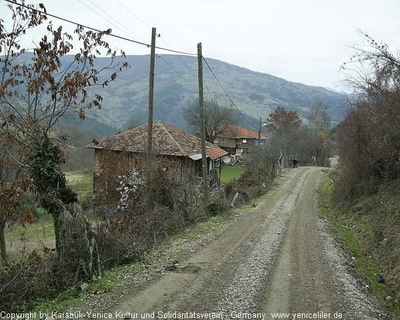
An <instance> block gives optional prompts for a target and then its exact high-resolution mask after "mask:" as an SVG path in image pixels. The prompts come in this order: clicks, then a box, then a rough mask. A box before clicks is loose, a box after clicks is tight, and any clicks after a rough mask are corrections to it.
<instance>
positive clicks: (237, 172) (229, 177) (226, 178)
mask: <svg viewBox="0 0 400 320" xmlns="http://www.w3.org/2000/svg"><path fill="white" fill-rule="evenodd" d="M244 171H245V169H244V168H243V167H241V166H224V167H223V168H222V171H221V182H222V183H229V182H231V181H233V180H234V179H235V180H237V179H239V177H240V176H241V175H242V174H243V173H244Z"/></svg>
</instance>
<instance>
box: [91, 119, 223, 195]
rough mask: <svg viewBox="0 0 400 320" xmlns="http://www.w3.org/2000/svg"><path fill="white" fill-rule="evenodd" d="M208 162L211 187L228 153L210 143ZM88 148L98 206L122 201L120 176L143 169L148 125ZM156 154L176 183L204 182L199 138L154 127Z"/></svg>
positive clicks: (170, 128)
mask: <svg viewBox="0 0 400 320" xmlns="http://www.w3.org/2000/svg"><path fill="white" fill-rule="evenodd" d="M206 146H207V150H206V152H207V160H208V168H209V170H210V186H211V185H213V184H215V183H216V179H218V177H217V175H216V170H215V167H216V165H217V163H216V162H217V161H220V160H221V158H222V157H224V156H226V155H227V154H228V153H227V152H226V151H225V150H223V149H221V148H219V147H217V146H215V145H213V144H211V143H208V142H207V145H206ZM87 148H91V149H94V151H95V152H94V179H93V193H94V197H95V199H96V200H97V201H98V202H103V201H107V202H108V203H112V202H116V201H117V200H118V199H119V193H118V191H117V188H118V187H119V180H118V176H121V175H125V174H126V173H128V172H129V171H130V170H133V169H136V170H141V169H144V164H145V157H146V150H147V125H143V126H140V127H137V128H134V129H132V130H127V131H125V132H122V133H120V134H117V135H114V136H110V137H106V138H103V139H99V140H96V139H95V140H93V142H92V143H90V144H89V145H88V146H87ZM152 149H153V154H154V155H156V157H155V158H156V161H157V164H158V165H159V166H161V169H162V170H163V171H164V172H165V173H166V175H168V176H169V177H171V178H173V179H177V180H180V181H182V182H187V181H192V182H194V183H196V182H198V183H200V181H201V178H200V177H201V176H202V161H201V158H202V156H201V142H200V139H199V138H198V137H196V136H193V135H191V134H189V133H187V132H184V131H182V130H180V129H178V128H176V127H174V126H172V125H169V124H165V123H162V122H155V123H154V124H153V146H152Z"/></svg>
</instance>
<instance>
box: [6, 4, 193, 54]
mask: <svg viewBox="0 0 400 320" xmlns="http://www.w3.org/2000/svg"><path fill="white" fill-rule="evenodd" d="M4 1H5V2H8V3H10V4H13V5H17V6H20V7H23V8H26V9H28V10H32V11H34V12H38V13H41V14H43V15H47V16H49V17H53V18H55V19H58V20H61V21H64V22H67V23H70V24H74V25H77V26H82V27H84V28H86V29H90V30H93V31H96V32H104V30H100V29H97V28H93V27H91V26H88V25H84V24H82V23H79V22H76V21H72V20H69V19H66V18H63V17H60V16H58V15H55V14H51V13H49V12H44V11H41V10H38V9H35V8H31V7H29V6H27V5H25V4H23V3H16V2H13V1H11V0H4ZM108 36H110V37H114V38H117V39H120V40H123V41H127V42H131V43H136V44H139V45H142V46H146V47H148V48H150V47H151V45H150V44H149V43H145V42H141V41H137V40H134V39H129V38H126V37H122V36H119V35H116V34H112V33H110V34H108ZM156 48H157V49H159V50H163V51H168V52H173V53H178V54H183V55H187V56H197V54H196V53H191V52H185V51H180V50H174V49H169V48H164V47H159V46H156Z"/></svg>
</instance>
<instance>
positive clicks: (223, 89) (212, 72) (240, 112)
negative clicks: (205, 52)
mask: <svg viewBox="0 0 400 320" xmlns="http://www.w3.org/2000/svg"><path fill="white" fill-rule="evenodd" d="M203 60H204V62H205V63H206V65H207V68H208V69H209V70H210V72H211V74H212V75H213V76H214V79H215V80H216V81H217V83H218V85H219V86H220V87H221V89H222V91H223V92H224V93H225V95H226V96H227V97H228V99H229V101H230V102H231V104H232V105H233V106H234V107H235V109H236V110H237V111H238V112H239V114H240V115H241V116H242V117H243V118H244V119H245V120H246V121H247V123H248V124H250V125H251V126H253V124H252V123H250V121H249V120H248V119H247V117H246V116H245V115H244V114H243V112H242V111H240V110H239V108H238V107H237V106H236V104H235V102H233V100H232V99H231V97H230V96H229V94H228V92H227V91H226V90H225V88H224V87H223V86H222V84H221V82H220V81H219V80H218V78H217V76H216V75H215V72H214V71H213V69H211V67H210V65H209V64H208V62H207V60H206V58H205V57H203Z"/></svg>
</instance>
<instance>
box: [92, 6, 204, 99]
mask: <svg viewBox="0 0 400 320" xmlns="http://www.w3.org/2000/svg"><path fill="white" fill-rule="evenodd" d="M89 1H91V0H89ZM115 1H116V2H117V3H118V4H119V5H121V6H122V7H123V8H124V9H125V10H127V11H128V12H129V13H130V14H131V15H132V16H133V17H134V18H136V19H137V20H139V21H140V22H141V23H142V24H143V25H145V26H146V27H149V28H151V26H150V25H149V24H148V23H146V21H144V20H143V19H141V18H140V17H139V16H138V15H136V14H135V13H133V12H132V10H130V9H129V7H127V6H125V5H124V4H123V3H122V2H121V1H120V0H115ZM161 41H163V42H164V43H165V44H166V45H167V46H169V47H171V45H170V44H169V43H168V42H167V41H166V40H165V39H164V37H161ZM177 57H178V59H179V60H180V61H181V62H182V63H183V64H184V65H186V66H187V67H188V69H190V66H189V64H188V63H187V62H186V61H185V60H183V59H182V58H181V56H180V55H178V56H177ZM161 58H162V60H163V61H164V62H165V63H167V64H168V66H169V67H170V68H171V69H172V70H174V71H175V72H176V73H177V74H178V75H179V76H180V77H182V79H184V81H185V82H186V83H188V84H189V82H188V81H187V80H186V79H185V78H184V77H183V76H182V75H181V74H180V72H179V71H178V70H177V69H176V68H174V67H173V66H172V64H170V63H169V62H168V61H167V60H166V59H164V58H163V57H162V56H161ZM189 85H190V86H193V84H189ZM197 90H198V89H197ZM208 91H209V90H208Z"/></svg>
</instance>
